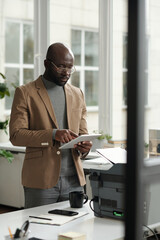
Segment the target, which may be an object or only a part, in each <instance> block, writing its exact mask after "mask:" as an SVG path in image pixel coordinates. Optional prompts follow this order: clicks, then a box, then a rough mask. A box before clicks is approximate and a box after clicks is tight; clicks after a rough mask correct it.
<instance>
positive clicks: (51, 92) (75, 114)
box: [10, 43, 92, 208]
mask: <svg viewBox="0 0 160 240" xmlns="http://www.w3.org/2000/svg"><path fill="white" fill-rule="evenodd" d="M73 64H74V56H73V53H72V51H71V50H70V49H69V48H68V47H66V46H65V45H64V44H62V43H54V44H52V45H51V46H50V47H49V48H48V51H47V55H46V60H45V61H44V65H45V72H44V74H43V76H40V77H39V78H38V79H37V80H35V81H33V82H30V83H28V84H26V85H24V86H20V87H18V88H17V89H16V91H15V96H14V100H13V104H12V110H11V118H10V141H11V142H12V144H13V145H17V146H26V153H25V159H24V164H23V169H22V184H23V186H24V193H25V208H29V207H35V206H40V205H44V204H50V203H54V202H58V201H63V200H67V199H68V197H69V192H71V191H81V190H83V186H84V185H85V177H84V172H83V168H82V164H81V159H80V157H84V156H86V155H87V153H88V152H89V150H90V148H91V146H92V143H91V142H82V143H78V144H77V145H75V146H74V148H73V149H65V150H59V147H60V145H61V144H64V143H67V142H69V141H71V140H72V139H73V138H76V137H77V136H78V135H81V134H87V133H88V132H87V123H86V105H85V101H84V96H83V93H82V91H81V90H80V89H79V88H76V87H74V86H72V85H70V84H68V83H67V82H68V80H69V78H70V75H71V74H72V73H73V72H74V71H75V67H74V65H73Z"/></svg>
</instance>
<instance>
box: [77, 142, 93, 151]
mask: <svg viewBox="0 0 160 240" xmlns="http://www.w3.org/2000/svg"><path fill="white" fill-rule="evenodd" d="M74 147H75V148H76V149H77V150H78V151H80V152H81V153H82V154H83V153H88V152H89V151H90V149H91V147H92V142H89V141H84V142H79V143H77V144H75V145H74Z"/></svg>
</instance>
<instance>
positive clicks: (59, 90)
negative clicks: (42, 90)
mask: <svg viewBox="0 0 160 240" xmlns="http://www.w3.org/2000/svg"><path fill="white" fill-rule="evenodd" d="M42 80H43V83H44V86H45V87H46V89H47V92H48V95H49V97H50V100H51V102H52V106H53V109H54V113H55V116H56V120H57V123H58V127H59V129H68V122H67V110H66V98H65V92H64V88H63V87H61V86H58V85H56V84H55V83H54V82H50V81H48V80H46V79H45V78H44V77H43V76H42ZM55 133H56V130H53V139H54V136H55ZM61 159H62V161H61V173H60V176H73V175H75V174H76V170H75V166H74V162H73V158H72V153H71V150H70V149H63V150H62V149H61Z"/></svg>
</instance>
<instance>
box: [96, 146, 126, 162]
mask: <svg viewBox="0 0 160 240" xmlns="http://www.w3.org/2000/svg"><path fill="white" fill-rule="evenodd" d="M96 151H97V153H98V154H99V155H100V156H102V157H103V158H105V159H106V160H108V161H109V162H111V163H112V164H115V163H126V162H127V151H126V150H125V149H123V148H120V147H118V148H103V149H96Z"/></svg>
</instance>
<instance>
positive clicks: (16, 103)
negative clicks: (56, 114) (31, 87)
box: [9, 87, 53, 147]
mask: <svg viewBox="0 0 160 240" xmlns="http://www.w3.org/2000/svg"><path fill="white" fill-rule="evenodd" d="M29 120H30V114H29V110H28V106H27V95H26V92H25V91H24V89H23V87H18V88H16V91H15V95H14V99H13V104H12V109H11V116H10V123H9V132H10V141H11V143H12V144H13V145H16V146H26V147H49V146H53V140H52V134H53V129H52V128H49V129H42V130H34V129H30V123H29Z"/></svg>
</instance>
